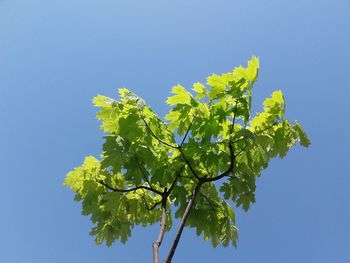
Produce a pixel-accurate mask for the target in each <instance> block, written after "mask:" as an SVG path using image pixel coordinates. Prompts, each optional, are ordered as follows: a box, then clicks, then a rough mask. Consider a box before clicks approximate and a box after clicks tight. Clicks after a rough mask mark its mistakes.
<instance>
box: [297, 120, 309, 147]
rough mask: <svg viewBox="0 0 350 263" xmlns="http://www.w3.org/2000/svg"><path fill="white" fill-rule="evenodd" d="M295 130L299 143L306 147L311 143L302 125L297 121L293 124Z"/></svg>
mask: <svg viewBox="0 0 350 263" xmlns="http://www.w3.org/2000/svg"><path fill="white" fill-rule="evenodd" d="M294 129H295V131H296V132H297V134H298V136H299V140H300V144H301V145H302V146H304V147H308V146H309V145H310V144H311V141H310V139H309V137H308V136H307V134H306V133H305V131H304V129H303V127H301V125H300V124H299V123H296V124H295V126H294Z"/></svg>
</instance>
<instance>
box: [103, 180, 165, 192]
mask: <svg viewBox="0 0 350 263" xmlns="http://www.w3.org/2000/svg"><path fill="white" fill-rule="evenodd" d="M97 182H98V183H100V184H101V185H103V186H105V187H106V188H107V189H109V190H111V191H113V192H120V193H128V192H133V191H136V190H139V189H145V190H148V191H151V192H153V193H156V194H159V195H162V194H163V193H162V192H160V191H158V190H156V189H153V188H151V187H148V186H144V185H140V186H136V187H134V188H129V189H117V188H114V187H112V186H110V185H108V184H107V183H105V182H104V181H103V180H97Z"/></svg>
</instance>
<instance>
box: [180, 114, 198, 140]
mask: <svg viewBox="0 0 350 263" xmlns="http://www.w3.org/2000/svg"><path fill="white" fill-rule="evenodd" d="M196 116H197V111H196V113H195V114H194V116H193V118H192V121H191V123H190V125H189V126H188V128H187V131H186V134H185V136H184V137H183V139H182V141H181V143H180V147H181V146H182V145H183V144H184V142H185V140H186V137H187V135H188V133H189V131H190V129H191V127H192V124H193V122H194V120H195V118H196Z"/></svg>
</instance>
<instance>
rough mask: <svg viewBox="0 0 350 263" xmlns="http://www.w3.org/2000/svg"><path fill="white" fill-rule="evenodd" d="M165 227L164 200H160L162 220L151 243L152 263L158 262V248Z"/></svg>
mask: <svg viewBox="0 0 350 263" xmlns="http://www.w3.org/2000/svg"><path fill="white" fill-rule="evenodd" d="M165 227H166V199H164V198H163V199H162V218H161V223H160V230H159V234H158V238H157V240H156V241H155V242H154V243H153V245H152V247H153V263H158V262H159V253H158V250H159V247H160V246H161V244H162V241H163V238H164V233H165Z"/></svg>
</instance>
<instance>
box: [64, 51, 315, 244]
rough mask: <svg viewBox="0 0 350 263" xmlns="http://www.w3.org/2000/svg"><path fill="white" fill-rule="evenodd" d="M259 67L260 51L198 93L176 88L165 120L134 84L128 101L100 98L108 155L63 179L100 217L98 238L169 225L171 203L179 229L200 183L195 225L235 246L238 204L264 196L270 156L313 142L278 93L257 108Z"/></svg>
mask: <svg viewBox="0 0 350 263" xmlns="http://www.w3.org/2000/svg"><path fill="white" fill-rule="evenodd" d="M258 69H259V60H258V58H257V57H252V58H251V60H249V62H248V65H247V66H246V67H243V66H239V67H237V68H235V69H234V70H233V71H232V72H228V73H225V74H222V75H216V74H213V75H211V76H209V77H208V78H207V81H206V83H205V84H203V83H199V82H197V83H195V84H194V85H193V88H192V90H191V91H189V90H187V89H186V88H185V87H183V86H181V85H176V86H175V87H173V88H172V94H173V95H172V96H170V97H169V98H168V99H167V101H166V103H167V104H168V105H170V106H171V109H170V111H169V113H168V114H167V115H166V116H165V120H163V119H162V118H160V117H159V116H157V115H156V114H155V113H154V112H153V111H152V109H151V108H150V107H149V106H148V105H147V104H146V103H145V101H144V100H142V99H141V98H140V97H138V96H137V95H136V94H134V93H132V92H131V91H129V90H127V89H125V88H123V89H120V90H119V96H120V99H119V100H114V99H112V98H108V97H106V96H102V95H98V96H96V97H95V98H94V101H93V102H94V105H95V106H97V107H99V108H100V110H99V112H98V114H97V118H98V120H100V121H101V129H102V130H103V131H104V132H105V136H104V144H103V151H102V154H101V156H100V158H99V159H97V158H95V157H92V156H89V157H87V158H86V159H85V161H84V162H83V164H82V165H81V166H80V167H78V168H76V169H74V170H73V171H71V172H69V173H68V174H67V176H66V179H65V181H64V184H65V185H67V186H68V187H70V188H71V189H72V190H73V191H74V192H75V193H76V197H75V198H76V200H77V201H81V202H82V213H83V214H84V215H90V216H91V220H92V222H93V223H94V224H95V227H94V228H93V229H92V231H91V235H93V236H95V238H96V242H97V243H99V244H100V243H102V242H104V241H105V242H106V244H107V245H108V246H109V245H111V244H112V243H113V242H114V241H115V240H120V241H121V242H123V243H124V242H126V241H127V239H128V237H130V235H131V230H132V228H133V227H134V226H135V225H143V226H146V225H149V224H154V223H156V222H160V220H161V209H162V207H164V206H165V207H168V208H170V209H167V219H166V220H167V223H166V226H167V229H170V228H171V226H172V219H173V217H177V218H179V217H181V216H182V215H183V213H184V211H185V209H186V206H187V204H188V202H189V200H190V198H191V196H192V193H193V192H194V190H195V188H196V186H197V185H198V184H200V185H201V187H200V192H199V194H198V197H197V199H196V202H195V205H194V206H193V209H192V211H191V213H190V215H189V217H188V220H187V222H186V225H187V226H189V227H193V228H195V229H196V232H197V234H198V235H202V236H203V238H204V239H208V240H211V242H212V244H213V246H217V245H220V244H221V245H223V246H227V245H228V244H229V243H231V244H232V245H234V246H235V245H236V242H237V236H238V235H237V228H236V225H235V213H234V210H233V207H232V205H231V204H232V203H234V204H235V205H236V206H237V207H242V208H243V209H244V210H248V209H249V207H250V206H251V204H252V203H254V202H255V189H256V178H257V177H259V176H260V174H261V171H262V170H263V169H265V168H267V166H268V163H269V161H270V159H271V158H274V157H277V156H278V157H280V158H283V157H284V156H285V155H286V153H287V152H288V150H289V149H290V148H291V147H292V146H293V145H295V144H296V143H297V142H299V143H300V144H301V145H302V146H304V147H307V146H309V144H310V140H309V138H308V137H307V135H306V134H305V132H304V131H303V128H302V127H301V125H300V124H298V123H297V122H294V123H292V122H290V121H288V120H286V119H285V105H286V104H285V100H284V97H283V94H282V92H281V91H279V90H278V91H275V92H273V93H272V95H271V97H269V98H267V99H266V100H265V101H264V102H263V110H262V111H261V112H259V113H256V114H255V115H254V116H252V115H251V96H252V88H253V85H254V83H255V82H256V80H257V77H258ZM175 138H181V140H180V141H178V142H177V141H176V140H175ZM222 179H224V180H222ZM219 181H220V183H221V184H219V183H218V182H219Z"/></svg>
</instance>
